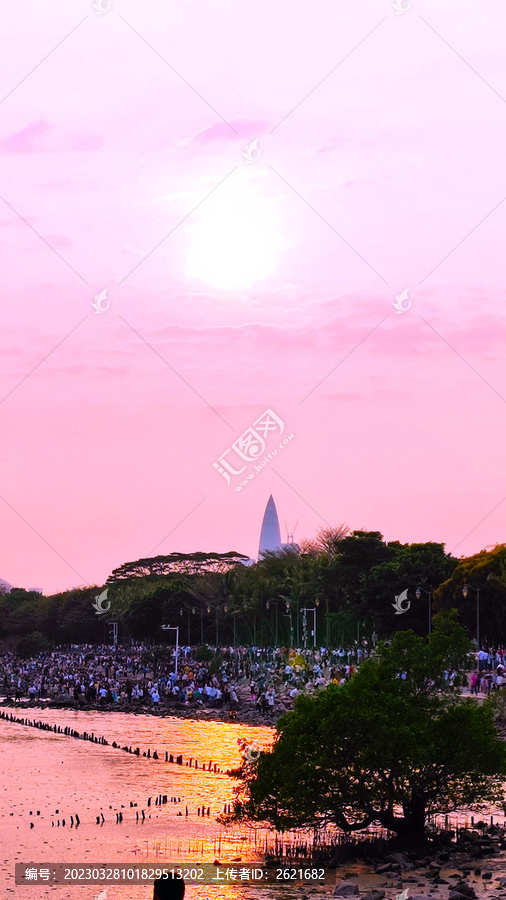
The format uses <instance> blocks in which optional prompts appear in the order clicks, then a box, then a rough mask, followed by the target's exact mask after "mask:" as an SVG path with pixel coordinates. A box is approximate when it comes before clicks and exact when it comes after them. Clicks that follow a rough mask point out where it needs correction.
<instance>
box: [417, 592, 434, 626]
mask: <svg viewBox="0 0 506 900" xmlns="http://www.w3.org/2000/svg"><path fill="white" fill-rule="evenodd" d="M422 591H423V593H424V594H428V595H429V634H431V633H432V591H428V590H426V588H422V587H417V589H416V591H415V596H416V599H417V600H419V599H420V597H421V596H422Z"/></svg>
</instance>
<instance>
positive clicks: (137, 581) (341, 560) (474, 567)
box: [0, 525, 506, 649]
mask: <svg viewBox="0 0 506 900" xmlns="http://www.w3.org/2000/svg"><path fill="white" fill-rule="evenodd" d="M466 586H468V587H467V588H466ZM104 590H107V604H110V606H109V609H108V612H107V613H106V614H104V615H97V614H96V613H95V611H94V609H93V603H94V602H95V599H96V597H97V596H98V595H99V594H100V593H102V592H103V591H104ZM477 590H479V595H478V594H477ZM404 592H407V593H405V594H404ZM400 595H403V602H402V604H401V609H402V612H399V611H398V605H397V606H396V604H395V598H396V597H398V596H400ZM505 598H506V545H498V546H497V547H496V548H495V549H493V550H490V551H481V552H480V553H478V554H475V555H474V556H471V557H468V558H462V559H457V558H455V557H453V556H452V555H451V554H449V553H447V552H446V551H445V547H444V544H440V543H434V542H426V543H411V544H410V543H407V544H402V543H400V542H399V541H388V542H387V541H385V540H384V538H383V535H382V534H381V533H380V532H377V531H364V530H356V531H351V532H350V531H349V530H348V529H347V528H346V526H343V525H338V526H335V527H333V528H326V529H321V530H320V531H319V532H318V533H317V535H316V537H315V538H314V539H312V540H306V541H302V542H301V544H300V545H299V546H295V545H293V546H288V547H286V548H285V549H284V550H282V551H279V552H277V553H269V554H267V555H266V556H265V557H264V558H263V559H261V560H260V561H258V562H256V563H251V561H248V560H247V558H246V557H245V556H243V555H242V554H240V553H237V552H236V551H230V552H228V553H221V554H220V553H205V552H198V553H193V554H192V553H189V554H183V553H172V554H169V555H167V556H157V557H153V558H149V559H140V560H137V561H133V562H128V563H124V564H123V565H122V566H119V567H118V568H117V569H115V570H113V572H112V573H111V575H110V576H109V578H108V579H107V581H106V583H105V584H104V585H101V586H98V585H93V586H82V587H77V588H73V589H71V590H68V591H63V592H61V593H57V594H52V595H44V594H42V595H41V594H39V593H37V592H33V591H25V590H23V589H21V588H13V589H12V590H11V591H10V592H9V593H4V594H3V595H1V596H0V641H1V642H2V644H3V645H4V646H6V647H9V648H14V647H15V646H16V643H17V642H19V641H20V640H21V639H22V638H23V637H25V643H26V635H32V634H33V633H36V634H37V635H38V636H39V637H38V638H37V640H38V641H39V644H40V645H41V646H43V645H44V642H46V643H47V644H48V645H49V644H54V643H81V642H87V643H104V642H105V643H108V642H109V641H110V632H111V621H112V620H113V621H117V622H118V633H119V639H120V641H122V642H129V641H130V640H131V639H133V640H144V641H148V642H155V643H163V642H166V641H167V640H168V638H167V636H166V635H167V634H170V632H166V633H164V632H163V631H162V630H161V626H162V625H163V624H168V625H172V626H179V629H180V630H179V640H180V643H181V644H187V643H190V644H192V645H195V644H201V643H202V644H210V645H220V646H223V645H233V644H235V645H237V646H239V645H254V646H284V647H287V646H298V647H302V646H304V644H306V645H307V646H308V647H311V646H313V644H314V643H315V638H316V645H318V646H322V645H323V646H329V647H332V648H336V647H343V648H346V649H351V648H353V647H354V645H355V642H357V643H360V644H361V643H363V641H364V640H365V641H367V642H368V644H369V646H371V645H372V644H375V643H377V642H378V641H380V640H389V639H391V638H392V636H393V635H394V634H395V633H396V632H397V631H398V630H400V629H401V628H403V629H406V628H409V629H411V630H412V631H413V632H414V633H415V634H418V635H420V636H425V635H427V633H428V630H429V612H430V613H431V616H433V615H435V614H436V613H437V612H438V611H440V610H445V609H446V610H448V609H451V608H456V609H457V610H458V612H459V621H460V622H461V623H462V625H463V626H464V627H466V629H467V633H468V636H469V637H470V638H471V639H473V638H475V637H476V630H477V612H478V606H479V624H480V639H481V642H482V643H484V644H488V645H494V646H497V645H504V644H506V604H505V602H504V601H505ZM477 601H479V603H477ZM107 604H105V605H106V607H107ZM315 624H316V635H315V634H314V626H315Z"/></svg>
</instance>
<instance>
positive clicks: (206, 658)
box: [195, 646, 214, 662]
mask: <svg viewBox="0 0 506 900" xmlns="http://www.w3.org/2000/svg"><path fill="white" fill-rule="evenodd" d="M195 659H196V660H197V662H210V661H211V660H212V659H214V650H211V648H210V647H206V646H202V647H199V648H198V650H196V651H195Z"/></svg>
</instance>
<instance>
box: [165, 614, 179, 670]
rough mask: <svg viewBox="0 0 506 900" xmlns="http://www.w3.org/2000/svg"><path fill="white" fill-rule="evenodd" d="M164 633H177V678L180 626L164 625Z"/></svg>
mask: <svg viewBox="0 0 506 900" xmlns="http://www.w3.org/2000/svg"><path fill="white" fill-rule="evenodd" d="M162 628H163V630H164V631H175V632H176V666H175V672H176V677H177V661H178V657H179V625H162Z"/></svg>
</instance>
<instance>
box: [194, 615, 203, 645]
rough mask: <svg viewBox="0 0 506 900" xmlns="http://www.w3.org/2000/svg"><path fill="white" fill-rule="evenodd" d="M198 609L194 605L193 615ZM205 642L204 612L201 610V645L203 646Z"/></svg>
mask: <svg viewBox="0 0 506 900" xmlns="http://www.w3.org/2000/svg"><path fill="white" fill-rule="evenodd" d="M196 612H197V610H196V609H195V607H194V606H192V615H193V616H194V615H195V613H196ZM203 643H204V613H203V612H202V610H200V645H201V646H202V645H203Z"/></svg>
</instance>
